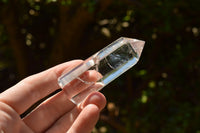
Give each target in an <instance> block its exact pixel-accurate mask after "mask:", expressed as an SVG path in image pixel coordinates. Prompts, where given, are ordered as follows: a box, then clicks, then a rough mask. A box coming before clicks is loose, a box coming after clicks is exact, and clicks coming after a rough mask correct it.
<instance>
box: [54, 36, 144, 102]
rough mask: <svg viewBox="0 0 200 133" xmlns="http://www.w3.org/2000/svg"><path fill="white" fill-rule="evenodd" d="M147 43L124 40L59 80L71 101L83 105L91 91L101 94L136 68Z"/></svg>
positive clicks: (116, 42)
mask: <svg viewBox="0 0 200 133" xmlns="http://www.w3.org/2000/svg"><path fill="white" fill-rule="evenodd" d="M144 43H145V42H144V41H141V40H137V39H132V38H125V37H121V38H119V39H117V40H116V41H114V42H112V43H111V44H110V45H108V46H107V47H105V48H104V49H102V50H100V51H99V52H97V53H96V54H94V55H93V56H91V57H90V58H88V59H86V60H85V61H84V62H83V63H81V64H79V65H78V66H77V67H75V68H73V69H72V70H70V71H68V72H66V73H65V74H63V75H62V76H61V77H59V78H58V84H59V85H60V87H61V88H62V89H65V92H66V93H67V96H68V97H69V99H70V100H71V101H72V102H73V103H75V104H80V103H81V102H82V101H83V100H84V99H85V98H86V97H87V96H88V95H89V94H90V93H91V92H93V91H99V90H101V89H102V88H103V87H104V86H106V85H107V84H109V83H110V82H111V81H113V80H114V79H116V78H117V77H119V76H120V75H121V74H123V73H124V72H126V71H127V70H128V69H130V68H131V67H133V66H134V65H135V64H136V63H137V62H138V60H139V58H140V56H141V53H142V50H143V47H144Z"/></svg>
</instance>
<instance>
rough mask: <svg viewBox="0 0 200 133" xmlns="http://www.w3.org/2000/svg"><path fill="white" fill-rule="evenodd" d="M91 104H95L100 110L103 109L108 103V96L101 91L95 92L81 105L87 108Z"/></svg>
mask: <svg viewBox="0 0 200 133" xmlns="http://www.w3.org/2000/svg"><path fill="white" fill-rule="evenodd" d="M90 104H94V105H96V106H97V107H98V108H99V110H102V109H103V108H104V107H105V105H106V98H105V96H104V95H103V94H102V93H100V92H93V93H91V94H90V95H89V96H88V97H87V98H86V99H85V101H84V102H83V103H82V104H81V106H80V107H81V108H85V107H86V106H87V105H90Z"/></svg>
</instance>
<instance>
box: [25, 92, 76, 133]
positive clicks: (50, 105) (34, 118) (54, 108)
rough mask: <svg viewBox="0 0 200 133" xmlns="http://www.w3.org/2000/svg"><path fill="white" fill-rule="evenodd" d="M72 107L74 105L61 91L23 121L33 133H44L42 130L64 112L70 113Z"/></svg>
mask: <svg viewBox="0 0 200 133" xmlns="http://www.w3.org/2000/svg"><path fill="white" fill-rule="evenodd" d="M74 107H75V104H73V103H72V102H71V101H70V100H69V99H68V98H67V97H66V94H65V92H64V91H61V92H59V93H57V94H56V95H55V96H53V97H51V98H49V99H47V100H46V101H45V102H43V103H42V104H41V105H39V106H38V107H37V108H36V109H35V110H34V111H32V112H31V113H30V114H29V115H28V116H26V117H25V118H24V119H23V121H24V122H25V123H26V125H27V126H29V127H30V128H31V129H32V130H33V131H34V132H37V133H38V132H44V130H46V129H48V128H49V127H50V126H51V125H52V124H53V123H54V122H55V121H56V120H57V119H59V117H61V116H62V115H64V114H65V113H66V112H70V111H71V110H72V109H73V108H74Z"/></svg>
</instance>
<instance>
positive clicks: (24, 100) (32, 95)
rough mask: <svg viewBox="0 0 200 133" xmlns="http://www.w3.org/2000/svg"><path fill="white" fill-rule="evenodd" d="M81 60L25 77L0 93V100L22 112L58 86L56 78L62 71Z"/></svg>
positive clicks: (19, 112)
mask: <svg viewBox="0 0 200 133" xmlns="http://www.w3.org/2000/svg"><path fill="white" fill-rule="evenodd" d="M82 62H83V61H82V60H74V61H70V62H66V63H63V64H60V65H58V66H55V67H53V68H50V69H48V70H46V71H43V72H41V73H38V74H35V75H32V76H30V77H28V78H25V79H24V80H22V81H21V82H19V83H18V84H16V85H15V86H13V87H11V88H10V89H8V90H6V91H5V92H3V93H1V94H0V102H4V103H6V104H8V105H9V106H11V107H12V108H13V109H14V110H15V111H16V112H17V113H18V114H22V113H23V112H24V111H26V110H27V109H28V108H29V107H30V106H31V105H33V104H34V103H35V102H37V101H38V100H40V99H42V98H43V97H45V96H47V95H48V94H51V93H52V92H54V91H55V90H57V89H59V88H60V87H59V85H58V83H57V79H58V77H59V76H61V74H62V73H63V71H68V70H70V69H72V68H73V67H75V66H77V65H79V64H80V63H82Z"/></svg>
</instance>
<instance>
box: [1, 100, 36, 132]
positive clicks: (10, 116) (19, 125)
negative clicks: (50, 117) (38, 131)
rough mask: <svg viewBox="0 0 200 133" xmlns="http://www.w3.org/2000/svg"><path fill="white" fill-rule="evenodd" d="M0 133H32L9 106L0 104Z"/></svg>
mask: <svg viewBox="0 0 200 133" xmlns="http://www.w3.org/2000/svg"><path fill="white" fill-rule="evenodd" d="M0 116H1V117H0V133H33V131H32V130H31V129H30V128H29V127H27V126H26V125H25V124H24V123H23V122H22V121H21V118H20V117H19V115H18V114H17V113H16V112H15V110H13V109H12V108H11V107H10V106H8V105H7V104H5V103H2V102H0Z"/></svg>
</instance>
